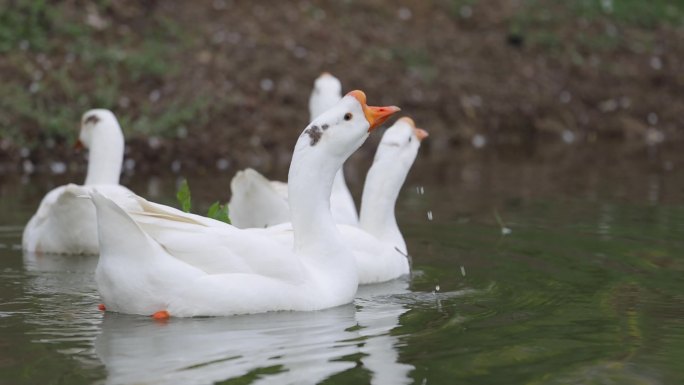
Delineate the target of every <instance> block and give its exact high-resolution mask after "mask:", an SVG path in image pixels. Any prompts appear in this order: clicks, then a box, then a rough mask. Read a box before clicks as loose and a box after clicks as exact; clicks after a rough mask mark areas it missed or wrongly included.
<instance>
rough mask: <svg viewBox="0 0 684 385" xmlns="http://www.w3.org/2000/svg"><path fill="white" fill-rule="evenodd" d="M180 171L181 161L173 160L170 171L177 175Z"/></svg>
mask: <svg viewBox="0 0 684 385" xmlns="http://www.w3.org/2000/svg"><path fill="white" fill-rule="evenodd" d="M180 169H181V161H180V160H174V161H173V162H171V171H173V172H174V173H176V174H177V173H178V172H179V171H180Z"/></svg>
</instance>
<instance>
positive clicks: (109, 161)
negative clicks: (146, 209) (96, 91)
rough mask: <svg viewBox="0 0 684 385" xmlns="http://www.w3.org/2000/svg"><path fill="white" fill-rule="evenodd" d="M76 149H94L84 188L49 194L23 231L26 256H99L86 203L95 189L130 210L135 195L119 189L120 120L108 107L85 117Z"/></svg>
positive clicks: (70, 187)
mask: <svg viewBox="0 0 684 385" xmlns="http://www.w3.org/2000/svg"><path fill="white" fill-rule="evenodd" d="M77 145H80V146H83V147H85V148H88V149H89V150H90V156H89V160H88V173H87V175H86V179H85V183H84V184H83V185H82V186H79V185H76V184H68V185H64V186H60V187H57V188H55V189H53V190H52V191H50V192H49V193H48V194H47V195H45V197H44V198H43V200H42V201H41V203H40V206H39V207H38V211H37V212H36V213H35V214H34V215H33V217H32V218H31V220H29V222H28V224H27V225H26V228H25V229H24V234H23V239H22V247H23V249H24V250H26V251H28V252H35V253H58V254H97V253H98V252H99V248H98V242H97V230H96V226H95V209H94V208H93V205H92V203H90V202H89V201H88V200H87V199H81V198H79V196H83V195H87V194H88V191H90V190H91V189H92V188H93V187H97V188H98V190H99V191H100V192H101V193H103V194H105V195H107V196H108V197H110V198H111V199H114V200H115V201H117V202H119V203H120V204H122V205H124V206H125V207H129V205H131V204H133V208H135V207H137V206H135V203H134V202H131V201H130V200H129V199H128V197H129V196H130V195H132V194H133V193H132V192H131V191H130V190H129V189H127V188H125V187H123V186H121V185H119V175H120V174H121V162H122V161H123V155H124V137H123V133H122V132H121V127H120V126H119V122H118V121H117V120H116V117H115V116H114V114H113V113H112V112H111V111H108V110H104V109H95V110H90V111H88V112H86V113H85V114H83V117H82V119H81V131H80V134H79V141H78V142H77Z"/></svg>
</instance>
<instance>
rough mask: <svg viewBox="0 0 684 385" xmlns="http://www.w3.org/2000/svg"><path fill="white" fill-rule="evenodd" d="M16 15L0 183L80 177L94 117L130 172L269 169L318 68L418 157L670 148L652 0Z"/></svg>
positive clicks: (123, 6)
mask: <svg viewBox="0 0 684 385" xmlns="http://www.w3.org/2000/svg"><path fill="white" fill-rule="evenodd" d="M24 3H25V2H22V1H18V2H11V3H10V8H9V9H10V10H12V12H16V13H17V14H18V15H20V16H21V17H24V16H26V15H33V16H31V18H30V20H32V21H33V22H34V23H35V27H32V28H33V29H30V28H25V29H21V28H20V27H19V26H21V25H24V24H25V22H26V20H28V19H26V20H24V19H21V17H19V16H17V18H18V19H17V20H19V22H17V24H16V25H17V27H14V29H7V28H9V27H6V29H5V32H4V35H5V37H7V36H9V34H10V33H11V32H17V36H12V37H11V38H7V39H8V40H7V41H9V43H8V44H6V45H5V46H4V49H3V50H4V52H3V53H2V54H0V78H2V79H3V83H6V85H5V87H3V88H4V91H0V107H2V108H1V109H0V133H1V134H2V138H0V172H28V171H31V172H36V173H41V172H50V170H51V169H52V170H53V171H54V169H53V168H51V167H50V165H51V164H54V162H63V163H64V164H65V165H66V168H67V169H68V170H71V169H74V168H82V167H84V163H83V154H77V153H74V152H73V150H72V149H71V143H72V141H73V140H74V139H75V137H76V133H77V125H78V121H79V120H78V117H79V116H80V114H82V113H83V112H84V111H85V110H86V109H88V108H95V107H104V108H109V109H112V110H113V111H114V112H115V113H116V114H117V116H118V117H119V118H120V119H121V122H122V126H124V128H125V131H126V134H127V143H128V146H127V155H126V157H127V159H130V161H129V162H128V165H127V167H132V168H135V170H136V172H138V171H139V172H157V171H160V170H162V171H163V170H166V171H168V170H173V171H174V172H177V173H181V174H182V173H189V172H194V173H211V172H215V171H216V170H217V169H218V170H224V171H225V170H234V169H240V168H243V167H247V166H251V167H256V168H258V169H260V170H261V171H263V172H265V173H269V172H272V171H274V170H280V169H282V168H283V165H285V166H286V165H287V163H288V162H289V157H290V151H291V148H292V146H293V143H294V141H295V139H296V137H297V134H298V133H299V132H300V131H301V130H302V129H303V128H304V127H305V125H306V124H307V119H308V112H307V102H308V98H309V92H310V89H311V86H312V83H313V80H314V79H315V78H316V77H317V76H318V75H319V74H320V73H321V72H323V71H329V72H331V73H333V74H334V75H336V76H337V77H338V78H340V80H341V81H342V84H343V87H344V89H345V90H352V89H362V90H364V91H365V92H366V94H367V95H368V100H369V103H371V104H376V105H379V104H395V105H398V106H400V107H401V108H402V109H403V114H404V115H408V116H411V117H413V118H414V119H415V121H416V122H417V123H418V125H419V126H421V127H423V128H425V129H426V130H428V131H429V132H430V135H431V136H430V139H429V140H428V141H427V142H426V143H425V149H424V150H423V153H424V154H426V155H425V156H429V157H430V156H431V157H433V158H434V157H436V158H439V159H441V158H444V157H445V156H447V157H448V154H449V153H452V152H454V151H460V150H462V149H467V151H472V149H473V148H479V147H487V148H492V147H494V148H508V149H510V148H513V149H514V150H512V151H516V150H515V149H516V148H517V149H519V150H517V151H520V152H523V153H524V152H525V151H529V149H530V148H533V147H535V146H538V145H539V144H540V143H546V142H552V143H566V144H567V145H578V143H594V142H603V141H616V142H618V141H619V142H628V143H631V144H632V145H631V147H632V148H636V149H638V150H637V151H641V149H643V148H647V147H649V146H659V145H667V146H676V145H677V144H678V143H680V142H681V141H682V139H684V134H683V130H682V129H683V127H684V113H683V112H684V96H683V95H684V92H683V91H684V72H682V68H684V27H682V25H683V24H684V23H683V22H682V20H684V16H683V15H684V13H682V11H681V10H682V9H683V8H684V6H680V5H676V6H670V5H662V4H661V3H663V2H662V1H654V2H653V4H654V5H653V7H665V8H662V9H663V12H664V13H663V14H662V15H660V14H658V13H655V11H653V12H654V13H653V14H650V13H648V12H644V13H643V16H641V18H640V17H637V16H639V15H634V12H636V11H639V8H634V9H630V8H625V9H623V8H617V7H618V3H617V2H616V4H615V7H616V8H615V9H613V8H610V9H601V8H599V9H597V8H596V7H597V5H596V4H599V3H600V4H604V6H605V4H612V2H607V3H606V2H598V1H596V2H592V1H583V0H578V1H574V2H564V3H561V2H550V1H547V2H537V1H525V0H518V1H513V0H496V1H495V0H492V1H476V0H453V1H444V0H443V1H438V0H435V1H402V2H389V1H379V0H371V1H362V2H361V1H351V0H349V1H325V2H309V1H293V2H269V3H266V2H246V1H228V0H212V1H193V2H183V1H176V0H170V1H152V2H145V3H144V4H145V5H144V6H141V5H139V3H138V2H133V1H113V2H103V3H102V4H99V5H85V4H82V3H81V2H78V1H61V2H54V3H46V4H47V5H45V8H44V9H42V10H38V11H35V10H34V11H31V10H27V9H28V8H26V5H25V4H24ZM589 3H591V4H594V3H596V4H594V5H591V4H589ZM17 4H19V5H17ZM22 4H23V5H22ZM583 4H584V5H583ZM587 4H589V5H587ZM624 4H632V2H629V1H626V2H625V3H624ZM664 4H667V2H665V3H664ZM22 7H23V8H22ZM611 7H613V5H611ZM625 7H626V6H625ZM635 7H636V6H635ZM653 9H654V10H658V9H660V8H658V9H656V8H653ZM22 12H23V13H22ZM31 12H34V13H35V14H34V13H31ZM36 12H37V13H36ZM41 12H42V13H41ZM630 12H631V13H630ZM649 12H650V11H649ZM22 15H23V16H22ZM36 15H37V16H36ZM663 15H664V16H663ZM660 16H662V20H661V19H659V18H658V17H660ZM26 17H28V16H26ZM22 20H23V23H24V24H21V23H20V22H21V21H22ZM5 24H6V25H7V23H5ZM41 28H42V29H41ZM15 30H16V31H15ZM36 30H40V31H39V32H36ZM2 31H3V30H1V29H0V33H3V32H2ZM7 31H9V32H7ZM41 31H42V32H41ZM41 33H42V35H41ZM23 34H28V35H26V36H28V37H23ZM0 36H2V35H0ZM12 39H14V40H12ZM377 136H379V135H377ZM370 142H371V143H369V144H368V145H366V146H364V148H363V149H362V154H361V155H359V156H360V157H365V158H368V157H369V156H370V154H372V152H373V151H374V146H373V143H375V142H377V138H373V139H372V140H371V141H370ZM28 163H30V167H29V166H28ZM27 168H28V169H29V170H27Z"/></svg>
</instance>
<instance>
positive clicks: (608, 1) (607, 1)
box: [601, 0, 613, 13]
mask: <svg viewBox="0 0 684 385" xmlns="http://www.w3.org/2000/svg"><path fill="white" fill-rule="evenodd" d="M601 8H603V12H605V13H612V12H613V0H601Z"/></svg>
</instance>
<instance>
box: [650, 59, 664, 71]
mask: <svg viewBox="0 0 684 385" xmlns="http://www.w3.org/2000/svg"><path fill="white" fill-rule="evenodd" d="M649 63H650V64H651V68H653V69H654V70H656V71H658V70H661V69H663V60H662V59H661V58H659V57H658V56H652V57H651V60H650V61H649Z"/></svg>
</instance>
